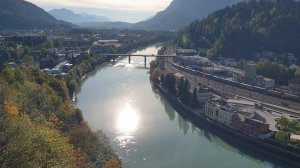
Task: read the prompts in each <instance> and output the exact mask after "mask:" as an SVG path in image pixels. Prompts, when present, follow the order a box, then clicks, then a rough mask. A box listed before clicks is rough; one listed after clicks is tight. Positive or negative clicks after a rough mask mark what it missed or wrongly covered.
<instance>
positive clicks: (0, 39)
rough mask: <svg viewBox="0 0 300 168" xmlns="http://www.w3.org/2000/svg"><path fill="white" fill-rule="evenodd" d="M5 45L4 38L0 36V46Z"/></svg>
mask: <svg viewBox="0 0 300 168" xmlns="http://www.w3.org/2000/svg"><path fill="white" fill-rule="evenodd" d="M4 43H5V37H3V36H0V45H3V44H4Z"/></svg>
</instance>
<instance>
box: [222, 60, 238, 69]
mask: <svg viewBox="0 0 300 168" xmlns="http://www.w3.org/2000/svg"><path fill="white" fill-rule="evenodd" d="M223 63H224V65H225V66H229V67H237V66H238V62H237V61H235V60H234V59H232V58H227V59H224V60H223Z"/></svg>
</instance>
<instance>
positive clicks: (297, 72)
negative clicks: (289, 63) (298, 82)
mask: <svg viewBox="0 0 300 168" xmlns="http://www.w3.org/2000/svg"><path fill="white" fill-rule="evenodd" d="M295 77H296V78H297V79H300V68H298V69H297V70H296V72H295Z"/></svg>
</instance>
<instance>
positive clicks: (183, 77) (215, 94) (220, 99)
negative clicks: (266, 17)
mask: <svg viewBox="0 0 300 168" xmlns="http://www.w3.org/2000/svg"><path fill="white" fill-rule="evenodd" d="M164 50H165V51H164V52H165V54H166V55H174V56H176V57H174V58H172V57H167V58H158V59H157V60H156V62H153V63H152V69H151V71H152V73H151V72H150V73H151V79H152V80H153V81H156V83H157V81H160V82H158V83H161V86H162V90H161V91H162V92H166V93H167V94H171V95H175V96H176V97H177V96H178V100H179V102H177V103H179V104H182V105H183V106H185V107H187V108H189V109H190V110H187V111H190V112H191V113H194V114H196V115H195V116H194V117H197V116H199V117H200V118H201V116H202V117H205V118H207V119H209V120H211V121H212V122H216V124H218V125H221V126H225V128H226V129H228V130H229V132H231V131H237V132H240V133H242V134H244V135H247V136H250V137H253V138H256V139H260V140H264V141H265V142H269V143H272V144H277V145H278V146H282V147H284V146H285V145H287V146H290V147H291V148H292V149H294V151H296V148H297V151H300V150H299V142H300V134H299V133H300V132H299V131H300V130H299V127H298V124H299V117H300V113H299V111H300V93H299V89H300V78H299V74H298V73H299V69H298V66H297V65H298V63H297V62H298V60H297V59H296V58H295V57H294V56H292V55H290V54H288V57H287V58H288V60H287V63H288V65H290V64H292V66H288V65H284V64H282V62H281V61H280V59H279V58H278V61H275V60H268V59H267V57H266V56H265V53H269V54H270V53H272V52H263V53H262V55H261V56H260V57H259V58H260V59H258V60H256V61H255V60H252V61H245V60H240V61H235V60H233V59H231V58H222V57H219V58H218V60H216V61H211V60H209V59H208V58H207V57H205V50H203V49H200V50H195V49H182V48H178V49H176V48H172V47H169V48H165V49H164ZM272 58H274V57H272ZM271 61H272V62H271ZM266 62H267V63H269V62H271V63H272V64H276V65H278V66H279V67H281V68H282V69H285V70H286V71H291V72H293V73H294V75H291V77H290V79H289V80H288V83H285V84H281V83H280V82H279V80H278V79H272V78H270V77H269V76H268V77H266V76H263V73H262V72H261V71H260V70H259V68H260V67H259V66H260V64H263V63H266ZM155 67H157V68H155ZM269 70H270V69H269ZM172 79H173V80H172ZM164 90H165V91H164ZM171 97H172V96H171ZM171 100H172V99H171ZM173 101H175V102H176V99H174V100H173ZM200 109H201V110H200ZM192 118H193V117H192Z"/></svg>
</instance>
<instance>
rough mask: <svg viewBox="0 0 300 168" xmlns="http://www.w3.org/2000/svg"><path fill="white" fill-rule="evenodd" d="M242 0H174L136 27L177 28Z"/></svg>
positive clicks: (154, 28) (153, 28)
mask: <svg viewBox="0 0 300 168" xmlns="http://www.w3.org/2000/svg"><path fill="white" fill-rule="evenodd" d="M239 1H242V0H174V1H173V2H172V3H171V4H170V6H169V7H167V8H166V9H165V10H164V11H162V12H159V13H157V15H155V16H154V17H153V18H151V19H149V20H147V21H143V22H139V23H137V24H135V25H134V27H136V28H142V29H152V30H178V29H180V28H182V27H184V26H187V25H188V24H190V23H191V22H192V21H194V20H197V19H202V18H204V17H206V16H208V14H210V13H212V12H214V11H216V10H218V9H222V8H225V7H226V6H230V5H233V4H235V3H237V2H239Z"/></svg>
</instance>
